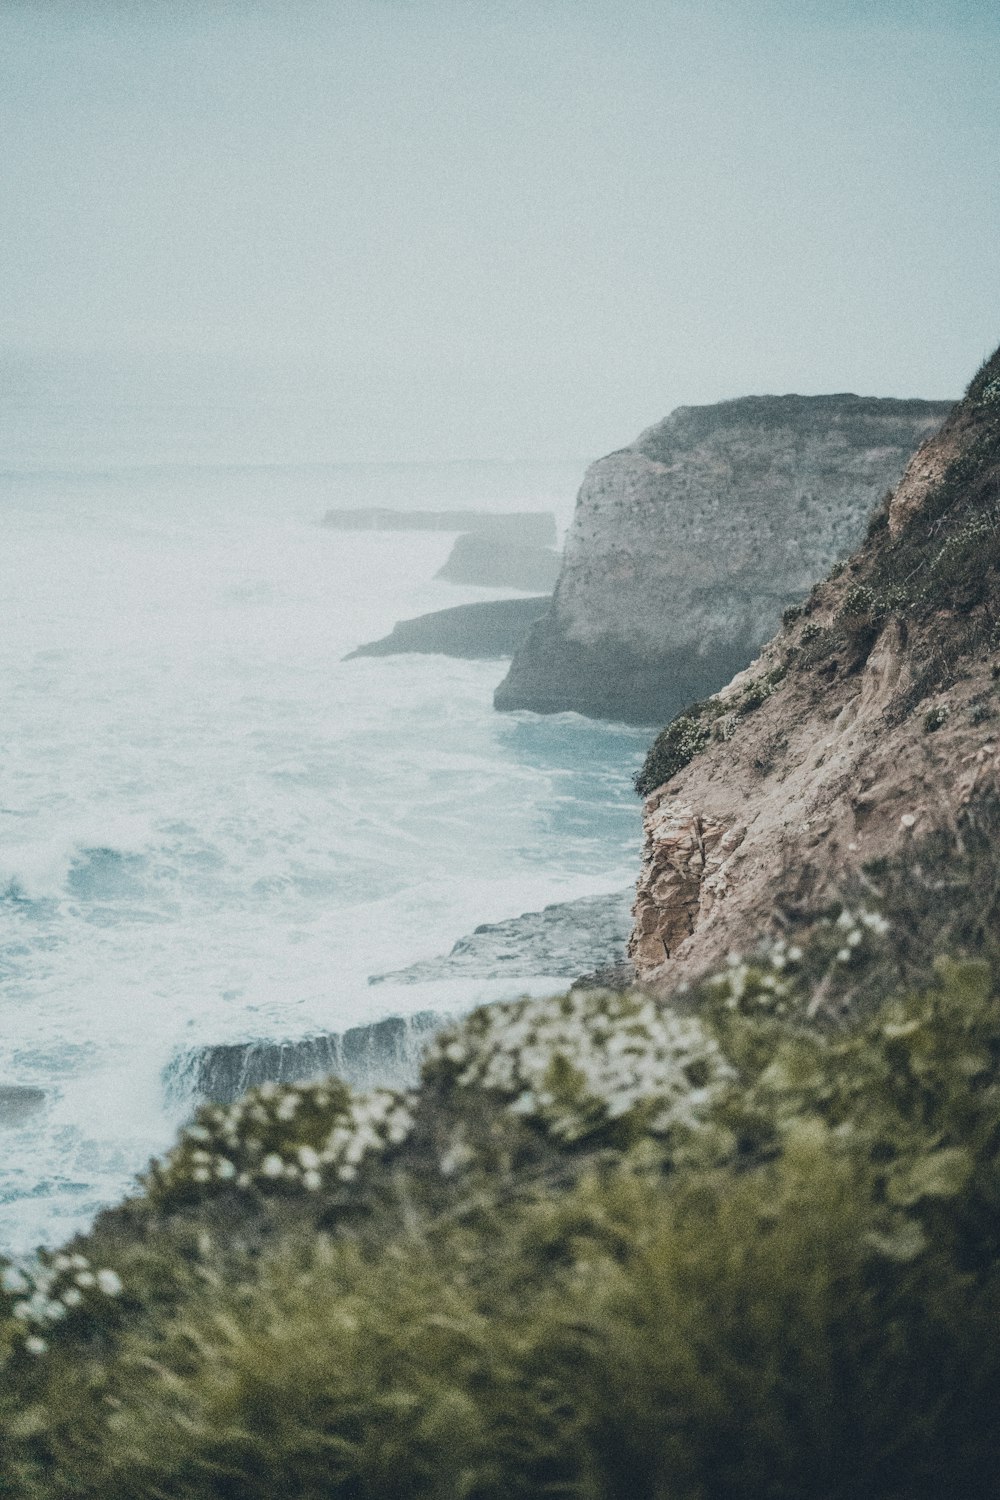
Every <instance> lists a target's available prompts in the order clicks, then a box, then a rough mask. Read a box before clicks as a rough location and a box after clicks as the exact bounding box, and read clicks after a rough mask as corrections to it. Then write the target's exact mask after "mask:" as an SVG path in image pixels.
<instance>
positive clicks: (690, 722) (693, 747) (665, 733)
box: [633, 704, 711, 797]
mask: <svg viewBox="0 0 1000 1500" xmlns="http://www.w3.org/2000/svg"><path fill="white" fill-rule="evenodd" d="M703 712H704V706H703V705H702V704H695V705H694V706H693V707H692V708H688V709H685V711H684V712H683V713H682V714H678V716H677V718H676V719H674V720H673V722H672V723H670V724H668V725H667V727H666V729H661V730H660V733H659V734H658V735H657V736H656V739H655V740H654V741H653V743H652V745H650V747H649V750H648V752H647V755H646V759H645V760H644V761H643V763H642V766H641V768H640V769H639V771H638V772H637V773H636V775H635V778H634V783H633V784H634V786H635V789H636V791H637V792H638V794H639V796H640V797H648V796H649V794H650V792H654V791H655V790H656V788H657V787H658V786H662V785H663V783H664V782H665V781H669V780H670V778H671V776H676V775H677V772H678V771H683V769H684V767H685V766H686V765H689V764H690V762H691V761H692V760H694V758H695V756H696V755H698V754H699V752H700V751H702V750H704V748H705V746H706V745H707V744H708V740H709V735H710V732H711V731H710V727H709V724H708V722H706V720H705V719H704V718H703V717H702V714H703Z"/></svg>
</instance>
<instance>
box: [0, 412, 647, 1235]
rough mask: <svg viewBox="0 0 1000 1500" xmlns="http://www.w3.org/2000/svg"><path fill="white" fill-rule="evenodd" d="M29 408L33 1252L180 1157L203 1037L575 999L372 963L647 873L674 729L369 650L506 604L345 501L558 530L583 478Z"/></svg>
mask: <svg viewBox="0 0 1000 1500" xmlns="http://www.w3.org/2000/svg"><path fill="white" fill-rule="evenodd" d="M122 399H124V398H122ZM47 402H48V404H46V403H47ZM7 418H8V420H7V422H6V426H5V428H4V431H3V440H4V447H3V451H0V470H2V473H0V503H2V514H3V518H4V545H3V548H2V555H0V572H2V593H0V598H2V601H3V615H2V618H3V624H2V630H0V679H2V701H3V704H4V725H3V736H2V744H0V1086H3V1085H11V1084H15V1085H33V1086H37V1087H39V1088H41V1089H42V1090H44V1092H45V1103H44V1106H43V1107H42V1108H40V1109H39V1110H37V1111H36V1112H34V1113H33V1114H31V1115H29V1116H27V1117H26V1118H24V1119H23V1120H22V1121H21V1122H20V1123H14V1124H10V1125H7V1126H6V1127H3V1128H0V1144H2V1152H0V1246H2V1247H4V1248H7V1249H10V1250H14V1251H18V1252H20V1251H24V1250H26V1249H28V1248H30V1247H32V1246H34V1245H37V1244H40V1243H46V1244H53V1243H57V1242H60V1241H63V1240H65V1239H66V1238H67V1237H68V1236H69V1235H70V1234H72V1233H73V1232H75V1231H76V1230H78V1229H80V1228H83V1227H85V1226H86V1225H87V1223H88V1222H89V1221H90V1220H91V1219H92V1218H93V1216H94V1214H95V1213H96V1212H97V1211H98V1210H99V1209H100V1208H101V1207H102V1206H104V1205H107V1204H110V1203H113V1202H115V1201H117V1200H119V1199H121V1198H122V1197H123V1196H124V1195H125V1194H126V1193H127V1192H128V1191H129V1190H130V1189H131V1188H133V1187H134V1183H135V1179H136V1174H137V1173H138V1172H140V1171H141V1169H142V1168H143V1166H144V1165H145V1163H146V1162H147V1161H148V1159H149V1157H150V1156H151V1155H153V1154H155V1153H159V1152H162V1151H163V1150H164V1149H166V1148H167V1147H168V1146H169V1144H170V1141H171V1138H172V1136H173V1134H174V1132H175V1130H176V1128H177V1125H178V1123H179V1122H180V1120H181V1119H182V1118H183V1114H184V1110H185V1107H186V1106H185V1101H184V1099H183V1097H181V1098H178V1097H177V1096H176V1092H175V1093H174V1094H171V1091H170V1090H169V1089H168V1088H166V1087H165V1078H167V1077H168V1075H169V1073H170V1069H171V1066H172V1063H176V1059H177V1058H178V1057H180V1056H183V1055H185V1054H190V1052H191V1050H192V1049H197V1048H199V1047H205V1046H214V1045H218V1044H223V1043H228V1042H238V1041H245V1040H256V1039H259V1040H269V1039H291V1040H294V1039H296V1038H300V1037H305V1036H309V1035H311V1034H315V1033H326V1032H330V1031H340V1030H342V1029H344V1028H345V1027H349V1026H354V1025H359V1024H363V1023H366V1022H370V1021H374V1020H378V1019H379V1018H381V1017H383V1016H386V1015H404V1016H405V1015H410V1014H413V1013H415V1012H417V1011H426V1010H441V1011H446V1012H450V1013H456V1012H459V1011H461V1010H463V1009H466V1008H468V1007H470V1006H472V1005H474V1004H476V1003H478V1002H480V1001H484V1000H490V999H496V998H502V997H504V996H509V995H512V994H520V993H524V992H529V991H530V992H532V993H539V992H544V991H545V990H552V989H555V988H558V987H559V985H560V983H562V984H564V983H565V980H564V979H559V978H553V976H551V975H546V974H544V973H539V974H533V975H529V976H524V975H523V974H521V975H518V976H517V977H516V978H515V977H508V978H505V977H504V976H503V974H502V973H500V974H494V975H490V976H488V977H484V976H480V977H469V976H465V977H458V978H455V979H448V980H443V981H440V982H437V983H430V984H428V983H420V984H402V983H399V984H393V983H388V984H380V985H378V986H374V987H373V986H372V985H370V984H369V983H368V979H369V976H370V975H372V974H376V973H381V972H385V971H388V970H392V969H397V968H400V967H403V966H405V965H408V964H411V963H414V962H417V961H419V960H421V959H425V958H430V957H433V956H434V955H437V954H442V953H446V952H447V951H448V950H449V949H450V948H451V945H452V944H453V943H454V942H455V940H456V939H458V938H460V937H462V936H463V935H464V934H466V933H467V932H469V931H470V930H471V929H472V928H474V927H475V926H476V925H477V924H479V923H483V922H497V921H501V920H503V919H505V918H509V917H512V916H516V915H517V914H519V913H522V912H526V911H534V910H538V909H539V908H541V907H543V906H545V905H546V904H549V903H552V902H559V901H566V900H570V899H574V898H577V897H583V896H589V895H596V894H599V893H603V892H611V891H616V890H618V891H620V890H623V889H625V888H626V887H627V886H628V885H629V884H630V882H632V881H633V880H634V878H635V873H636V868H637V858H638V846H639V811H638V804H637V801H636V799H635V796H634V794H633V792H632V790H631V776H632V774H633V772H634V771H635V769H636V767H637V765H638V764H639V762H640V760H641V757H642V753H643V751H644V748H645V745H646V743H647V741H648V738H649V735H648V732H646V731H643V730H641V729H635V728H629V727H626V726H621V725H609V724H599V723H594V722H590V721H587V720H585V719H582V718H580V717H578V716H576V715H573V714H564V715H558V716H555V717H553V718H541V717H538V716H535V715H532V714H514V715H500V714H496V713H495V712H494V711H493V709H492V701H491V700H492V694H493V690H494V688H495V686H496V684H497V683H498V681H499V680H500V678H501V676H502V675H503V673H504V671H505V664H504V663H502V662H475V661H471V662H470V661H458V660H451V659H448V658H445V657H439V656H415V655H414V656H399V657H388V658H361V659H358V660H355V661H351V662H345V661H343V660H342V658H343V657H344V655H345V654H346V653H347V652H348V651H350V650H351V649H353V648H354V647H355V646H357V645H358V644H359V643H361V642H363V641H367V640H371V639H374V638H377V637H379V636H382V635H384V634H386V633H387V632H388V631H389V630H390V629H391V627H392V625H393V624H394V623H395V622H396V621H397V620H399V619H402V618H406V617H408V616H412V615H417V614H420V613H423V612H425V611H428V610H434V609H441V608H446V607H447V606H449V605H452V604H463V603H467V602H472V601H474V600H477V599H493V598H499V597H503V596H509V594H510V592H511V591H510V590H496V589H492V590H491V589H479V588H471V587H456V586H455V585H452V584H448V583H444V582H441V581H437V580H435V578H434V574H435V572H436V570H437V569H438V568H439V567H440V565H441V564H442V563H443V562H444V560H445V557H446V556H447V554H448V551H449V550H450V547H451V544H452V541H453V537H452V536H451V535H449V534H446V533H440V534H438V533H401V532H399V533H388V532H381V533H371V532H369V533H363V532H357V533H353V532H343V531H334V530H324V529H323V528H322V526H321V525H320V524H319V522H320V518H321V516H322V514H323V512H324V510H325V509H326V508H327V507H333V506H366V505H374V504H381V505H387V506H390V507H392V508H398V509H402V508H414V509H421V508H426V509H431V508H433V509H447V508H457V507H480V506H483V507H485V506H488V507H491V508H495V509H498V510H515V509H517V510H521V509H542V510H552V511H554V512H555V513H556V516H557V520H558V522H559V525H560V528H561V529H562V528H564V527H565V525H566V523H567V522H568V520H569V518H570V515H571V513H572V505H573V498H574V493H575V490H576V487H577V485H578V483H579V480H580V478H581V475H582V468H583V465H582V463H580V464H576V463H546V464H527V463H452V464H437V463H423V464H391V465H386V464H365V463H359V464H337V463H333V462H330V461H328V460H319V459H314V460H310V461H306V462H292V461H290V459H289V456H288V453H287V451H284V450H283V451H282V452H281V453H280V455H279V457H278V458H277V459H276V460H275V461H272V462H263V461H261V454H260V451H259V447H260V445H259V444H258V448H257V451H254V453H253V455H252V456H253V459H254V461H253V462H247V463H239V462H236V461H234V452H233V449H234V448H238V444H234V443H233V442H230V443H228V444H227V445H221V444H218V443H216V444H215V445H214V448H213V443H212V441H211V423H210V422H206V424H205V429H204V431H201V430H199V438H198V442H196V443H192V442H191V441H190V434H189V433H186V434H185V435H184V436H183V440H182V439H181V438H179V437H178V436H177V432H178V423H177V418H176V413H175V412H173V413H172V412H166V413H164V412H162V411H160V412H152V413H151V412H150V411H148V410H145V409H143V410H138V409H137V410H136V411H133V412H130V411H129V410H128V408H127V406H126V407H123V406H122V404H121V401H119V403H118V404H117V405H115V406H114V408H113V410H112V409H108V410H107V411H104V412H96V411H95V409H94V408H93V407H92V406H91V407H88V406H87V405H86V404H84V405H79V404H78V405H77V406H76V407H74V408H72V409H68V408H67V407H65V406H60V405H59V404H58V403H55V402H53V401H52V400H51V399H50V395H49V393H46V392H45V391H41V392H36V393H34V394H33V396H32V399H31V400H30V401H21V402H20V403H19V404H17V403H15V404H14V405H11V406H10V407H9V408H8V410H7ZM205 432H207V433H208V434H209V436H208V437H206V436H205ZM137 434H138V435H139V438H138V439H137V436H136V435H137ZM248 446H252V445H249V444H248ZM284 446H285V449H287V448H288V447H293V446H294V445H293V444H292V443H290V442H289V443H286V444H285V445H284ZM220 456H221V458H224V460H225V461H220ZM187 1107H189V1103H188V1106H187Z"/></svg>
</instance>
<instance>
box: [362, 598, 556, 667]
mask: <svg viewBox="0 0 1000 1500" xmlns="http://www.w3.org/2000/svg"><path fill="white" fill-rule="evenodd" d="M549 603H550V598H549V595H548V594H542V595H540V596H535V597H534V598H530V599H496V600H494V601H492V602H486V603H482V604H458V605H456V606H455V607H454V608H453V609H437V610H435V611H434V612H433V613H432V614H428V615H417V616H416V618H415V619H412V620H400V621H399V622H398V623H397V624H396V625H394V626H393V627H392V631H391V632H390V634H389V635H387V636H383V637H382V639H381V640H378V641H369V642H367V644H366V645H364V646H358V648H357V650H355V651H351V652H350V653H349V655H347V656H345V658H344V660H345V661H352V660H353V659H354V658H355V657H356V656H396V655H398V654H400V653H403V652H424V653H435V652H436V653H438V654H439V655H441V656H458V657H464V658H465V659H466V660H478V661H492V660H495V659H501V660H502V659H503V658H504V657H508V656H513V654H514V652H515V650H516V649H517V647H518V646H519V645H520V644H521V642H522V641H523V640H524V638H525V636H526V635H527V633H528V631H529V630H530V629H531V626H532V625H533V624H534V622H535V621H536V620H538V619H540V618H541V616H542V615H544V613H545V611H546V610H547V609H548V607H549Z"/></svg>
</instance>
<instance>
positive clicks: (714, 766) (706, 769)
mask: <svg viewBox="0 0 1000 1500" xmlns="http://www.w3.org/2000/svg"><path fill="white" fill-rule="evenodd" d="M998 678H1000V351H998V352H997V354H995V355H994V356H993V358H992V359H991V360H990V361H988V362H987V363H986V365H984V367H983V369H982V370H980V372H979V373H978V375H977V376H976V378H975V379H974V380H973V382H972V384H971V385H970V387H969V390H968V392H967V394H966V396H965V398H964V400H962V401H961V402H959V403H958V404H957V406H956V407H955V408H954V409H953V411H952V413H951V414H950V416H949V417H948V420H947V421H946V422H945V424H944V426H943V427H942V428H941V430H940V432H938V433H936V434H935V435H934V436H933V437H931V438H930V439H928V440H927V441H926V442H925V443H924V444H923V445H922V446H921V447H920V449H918V451H917V452H916V454H914V455H913V457H912V458H911V460H910V462H909V464H908V465H907V468H906V471H905V473H904V475H903V477H902V479H901V481H900V483H899V485H898V487H897V488H896V489H895V491H894V493H893V494H892V496H891V497H890V498H889V499H888V501H887V502H886V504H885V505H884V506H883V507H882V509H881V511H880V512H879V513H877V514H876V516H875V518H874V520H873V522H872V524H871V527H870V529H869V532H868V535H867V537H866V539H865V540H864V542H863V543H862V545H861V547H860V548H859V549H858V550H857V551H856V553H855V554H854V556H853V557H852V558H851V560H850V562H849V563H848V564H847V566H846V567H845V568H843V569H834V571H833V576H831V577H830V578H829V579H827V581H826V582H824V583H822V584H820V585H817V586H816V588H814V589H813V591H812V593H811V594H810V596H809V598H808V600H807V601H806V602H805V604H804V606H803V607H802V608H801V610H797V611H791V612H790V617H789V618H788V619H787V620H786V623H785V624H784V626H783V628H782V629H781V630H780V631H779V633H778V634H777V635H776V636H775V637H774V638H773V639H772V640H771V641H770V642H769V644H768V645H767V646H766V648H765V649H764V650H763V652H762V653H761V655H760V657H759V659H758V660H757V661H756V662H754V663H753V665H752V666H751V667H750V668H748V669H747V670H745V671H743V672H741V673H740V674H739V675H737V676H736V677H735V678H734V679H733V680H732V681H731V682H730V683H729V684H728V685H727V686H726V687H725V688H724V689H722V691H721V692H719V693H717V694H716V695H715V696H713V697H711V698H710V699H708V700H707V701H706V702H703V703H700V704H696V705H694V706H693V708H691V709H689V710H688V711H687V712H686V713H685V714H683V715H681V716H680V717H678V718H677V719H675V721H674V722H673V723H672V724H670V725H669V726H668V727H667V729H666V730H664V731H663V732H662V733H661V735H660V736H659V738H658V740H657V741H656V742H655V744H654V746H653V748H652V750H651V751H650V755H649V758H648V760H647V764H646V767H645V769H644V772H643V773H642V775H641V777H640V779H639V785H640V788H641V789H642V790H643V791H645V792H648V793H649V795H648V796H647V798H646V802H645V808H644V853H643V865H642V873H641V877H640V880H639V885H638V895H637V901H636V906H635V929H634V932H633V936H632V940H631V947H630V951H631V956H632V958H633V961H634V963H635V965H636V968H637V971H638V974H639V977H640V979H641V980H643V981H645V982H647V983H651V984H654V985H657V984H661V985H664V986H667V987H669V988H673V987H675V986H676V985H677V984H678V983H680V982H683V981H685V980H688V979H691V978H693V977H695V976H696V975H698V974H700V973H702V972H704V971H705V970H706V969H708V968H710V967H711V966H713V965H716V964H719V963H720V962H722V961H724V959H725V958H726V956H727V954H729V953H730V952H734V951H736V952H747V951H749V950H751V949H752V948H753V947H754V946H755V944H756V943H757V942H758V941H759V940H760V938H761V937H762V935H765V934H767V933H772V934H774V932H775V929H777V930H778V931H787V930H788V929H789V928H794V926H795V923H796V921H797V920H800V919H801V918H802V917H803V915H805V914H808V913H815V912H816V911H817V910H818V909H819V908H820V907H821V905H822V903H823V902H824V901H825V900H828V899H830V898H832V897H834V896H835V895H837V894H838V893H842V891H843V889H844V888H845V883H846V882H847V881H849V880H850V879H851V878H852V876H853V877H855V878H857V877H858V876H859V873H860V872H862V871H864V870H866V869H871V868H872V863H873V861H878V860H879V859H884V858H886V857H895V856H897V855H900V854H905V852H906V850H907V849H908V848H911V847H916V844H917V842H918V841H919V840H920V839H921V838H922V837H923V836H925V835H926V834H927V833H929V832H931V831H932V830H934V829H935V828H949V829H951V830H955V829H960V828H961V826H962V819H963V817H965V816H966V815H967V813H968V810H969V809H970V808H971V807H974V806H975V805H976V803H977V802H982V800H983V799H984V798H989V797H995V796H996V795H997V792H998V789H1000V719H998V711H1000V688H998Z"/></svg>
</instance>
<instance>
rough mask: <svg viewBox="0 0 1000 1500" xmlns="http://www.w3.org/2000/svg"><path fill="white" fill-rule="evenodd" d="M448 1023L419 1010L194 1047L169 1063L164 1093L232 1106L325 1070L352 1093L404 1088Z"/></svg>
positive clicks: (178, 1098)
mask: <svg viewBox="0 0 1000 1500" xmlns="http://www.w3.org/2000/svg"><path fill="white" fill-rule="evenodd" d="M450 1019H451V1018H450V1017H449V1016H447V1015H445V1014H438V1013H437V1012H435V1011H419V1012H418V1013H417V1014H416V1015H412V1016H406V1017H403V1016H387V1017H386V1018H385V1019H384V1020H381V1021H372V1022H371V1023H370V1024H369V1025H367V1026H351V1027H349V1028H348V1030H347V1031H343V1032H330V1033H327V1034H326V1035H320V1036H307V1037H301V1038H299V1039H298V1040H285V1041H263V1040H260V1041H246V1042H220V1043H217V1044H216V1045H210V1046H205V1047H195V1048H192V1049H191V1051H189V1052H183V1053H179V1054H178V1055H177V1056H176V1057H175V1058H173V1060H172V1061H171V1062H170V1063H169V1064H168V1066H167V1068H166V1070H165V1072H164V1079H163V1082H164V1089H165V1092H166V1094H167V1096H168V1098H170V1099H172V1100H174V1101H184V1102H188V1101H192V1102H201V1101H204V1100H209V1101H211V1102H212V1103H214V1104H231V1103H232V1102H233V1100H235V1099H238V1098H239V1097H240V1095H241V1094H245V1093H246V1091H247V1089H250V1088H256V1087H259V1085H260V1084H263V1083H304V1082H308V1081H309V1080H311V1079H315V1078H323V1077H325V1076H326V1075H327V1074H330V1073H333V1074H336V1076H337V1077H338V1078H340V1079H342V1080H343V1081H344V1082H345V1083H350V1084H352V1085H354V1086H355V1087H356V1088H376V1087H378V1088H387V1087H395V1088H405V1087H407V1086H408V1085H410V1084H411V1083H413V1082H414V1081H415V1080H416V1077H417V1073H418V1071H419V1066H420V1058H421V1056H422V1055H423V1051H424V1048H425V1046H426V1044H427V1042H428V1040H429V1039H430V1037H432V1036H433V1035H434V1033H435V1032H436V1031H439V1030H440V1028H441V1027H442V1026H445V1025H447V1023H448V1021H449V1020H450Z"/></svg>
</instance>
